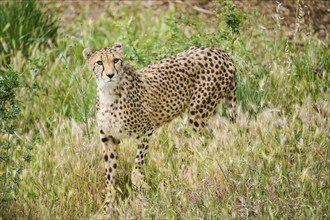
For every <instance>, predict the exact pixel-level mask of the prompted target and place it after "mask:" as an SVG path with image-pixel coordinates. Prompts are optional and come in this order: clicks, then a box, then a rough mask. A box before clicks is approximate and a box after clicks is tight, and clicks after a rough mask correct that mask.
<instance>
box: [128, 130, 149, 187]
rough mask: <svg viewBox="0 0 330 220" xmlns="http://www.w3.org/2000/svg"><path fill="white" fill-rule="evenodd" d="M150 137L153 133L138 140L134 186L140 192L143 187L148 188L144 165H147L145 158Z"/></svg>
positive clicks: (133, 174) (133, 173)
mask: <svg viewBox="0 0 330 220" xmlns="http://www.w3.org/2000/svg"><path fill="white" fill-rule="evenodd" d="M150 136H151V133H149V134H148V135H146V136H143V137H139V138H138V151H137V154H136V157H135V164H134V168H133V171H132V184H133V188H134V189H136V190H139V189H140V188H141V187H142V188H148V184H147V183H146V182H145V181H144V172H143V165H144V164H145V158H146V154H147V150H148V148H149V137H150Z"/></svg>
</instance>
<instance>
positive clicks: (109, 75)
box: [107, 73, 115, 79]
mask: <svg viewBox="0 0 330 220" xmlns="http://www.w3.org/2000/svg"><path fill="white" fill-rule="evenodd" d="M114 75H115V74H114V73H111V74H107V77H109V78H110V79H111V78H112V77H113V76H114Z"/></svg>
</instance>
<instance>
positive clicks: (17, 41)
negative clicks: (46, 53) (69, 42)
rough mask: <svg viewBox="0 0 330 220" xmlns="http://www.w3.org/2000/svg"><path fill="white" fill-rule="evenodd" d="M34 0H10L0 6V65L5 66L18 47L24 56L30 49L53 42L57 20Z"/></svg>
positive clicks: (29, 52) (30, 51) (27, 54)
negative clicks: (44, 11) (43, 10)
mask: <svg viewBox="0 0 330 220" xmlns="http://www.w3.org/2000/svg"><path fill="white" fill-rule="evenodd" d="M37 4H38V2H37V1H36V0H29V1H24V0H14V1H8V2H6V3H1V5H0V6H1V7H0V18H1V19H0V32H1V34H0V58H1V59H0V67H1V66H2V67H6V65H9V64H10V63H11V61H12V60H13V56H15V55H16V54H17V53H18V51H20V53H22V55H23V56H24V57H26V58H28V56H29V55H30V54H31V53H32V51H33V50H35V49H38V48H39V47H43V46H47V45H49V44H52V43H54V42H55V38H56V35H57V30H58V25H57V21H56V20H55V19H54V18H53V17H51V16H49V15H47V14H45V13H43V12H42V11H41V10H40V9H39V8H38V6H37Z"/></svg>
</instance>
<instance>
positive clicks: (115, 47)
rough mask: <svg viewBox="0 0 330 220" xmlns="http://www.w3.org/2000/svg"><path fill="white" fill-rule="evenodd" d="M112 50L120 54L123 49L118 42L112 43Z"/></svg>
mask: <svg viewBox="0 0 330 220" xmlns="http://www.w3.org/2000/svg"><path fill="white" fill-rule="evenodd" d="M113 48H114V49H115V50H116V51H118V52H121V50H122V49H123V44H122V43H120V42H116V43H114V45H113Z"/></svg>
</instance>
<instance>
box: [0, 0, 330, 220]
mask: <svg viewBox="0 0 330 220" xmlns="http://www.w3.org/2000/svg"><path fill="white" fill-rule="evenodd" d="M132 4H133V5H132V6H130V7H128V6H124V5H118V4H115V3H110V6H109V9H108V10H107V12H106V13H105V14H103V15H101V16H100V17H99V18H98V19H96V20H95V21H90V20H88V18H87V15H86V14H85V13H82V15H81V16H80V17H78V18H76V20H75V21H74V22H73V23H72V24H71V25H69V26H67V27H62V28H60V29H59V31H58V37H57V42H56V45H53V47H51V48H50V49H48V50H45V49H43V48H40V49H37V50H34V51H33V53H32V54H31V56H30V57H29V59H28V60H27V61H22V64H21V65H20V63H18V64H17V65H18V68H20V71H21V72H23V73H25V74H23V75H22V77H23V78H24V82H25V87H24V88H23V89H22V91H21V93H20V97H21V103H22V104H23V106H24V108H22V109H21V111H22V115H21V120H20V121H19V122H18V128H19V131H17V134H18V137H19V141H18V142H17V147H18V148H20V147H23V145H24V143H26V142H29V143H31V142H32V143H34V147H33V150H32V152H31V154H32V155H33V158H32V161H31V162H30V163H29V164H28V165H27V167H25V169H24V170H23V171H22V173H21V176H20V178H21V181H20V185H19V187H18V189H17V192H16V194H15V200H14V201H12V203H11V204H10V205H9V207H8V209H7V210H6V212H4V213H1V217H2V218H4V219H12V218H23V219H27V218H32V219H55V218H60V219H76V218H89V217H91V218H98V217H99V216H98V213H99V208H100V207H101V206H102V201H103V196H104V187H105V186H104V185H105V184H104V181H103V176H104V175H103V170H104V169H103V163H102V159H101V158H102V156H101V148H100V143H99V140H98V134H97V129H96V124H95V112H94V94H95V91H94V90H95V84H94V81H93V78H92V76H91V74H90V73H89V71H88V70H87V66H86V64H85V61H84V60H83V58H82V54H81V53H82V50H83V48H85V47H93V48H99V47H104V46H111V45H113V42H115V41H121V42H122V43H123V45H124V53H125V57H126V60H127V61H128V62H130V63H131V64H132V65H134V66H136V67H142V66H144V65H146V64H148V63H150V62H153V61H155V60H159V59H161V58H163V57H167V56H169V55H171V54H174V53H176V52H179V51H182V50H184V49H187V48H188V47H189V46H192V45H203V46H217V47H220V48H223V49H224V50H226V51H228V52H229V53H230V55H231V57H232V58H233V60H234V62H235V63H236V66H237V69H238V72H239V77H238V101H239V111H238V112H239V119H238V121H237V123H234V124H232V123H230V122H229V121H228V119H227V118H226V117H225V116H224V115H225V114H224V109H223V108H222V107H221V106H220V107H219V113H218V114H217V115H216V117H215V118H214V119H212V120H211V122H210V127H211V128H213V134H214V138H213V139H208V138H205V137H201V136H198V135H196V134H193V133H191V128H189V127H188V126H187V123H186V122H187V116H186V115H185V114H183V115H181V116H180V117H178V118H177V119H175V120H174V121H173V122H171V123H170V124H168V125H166V126H164V127H163V128H161V129H159V130H158V131H157V132H156V134H155V135H154V136H153V139H152V143H151V146H152V147H151V148H150V151H149V156H148V164H147V167H146V178H147V182H148V183H149V185H150V187H151V188H150V189H148V190H144V191H143V192H142V193H141V194H137V193H134V192H132V191H131V189H130V187H131V185H130V184H131V183H130V180H129V178H130V171H131V169H132V167H133V162H134V155H135V151H136V143H135V141H134V140H125V141H124V142H123V143H122V144H121V147H120V149H119V160H120V161H119V164H120V168H119V171H118V177H117V179H118V187H120V188H119V193H118V202H117V203H118V204H117V206H116V210H117V211H116V213H115V216H113V218H114V219H128V218H134V219H145V218H155V219H181V218H183V219H187V218H188V219H192V218H193V219H195V218H203V219H229V218H256V219H260V218H262V219H263V218H267V219H268V218H270V219H272V218H274V219H279V218H284V219H326V218H329V210H330V207H329V201H330V194H329V148H330V144H329V138H330V136H329V130H330V123H329V109H330V103H329V98H330V94H329V81H330V76H329V71H330V66H329V60H330V53H329V47H328V46H327V45H329V39H325V40H324V41H320V40H318V39H316V38H315V37H313V36H306V35H304V33H297V34H296V36H295V39H294V41H293V42H290V41H289V40H288V39H287V37H286V36H285V35H284V31H285V30H284V29H281V28H278V27H277V26H276V27H275V29H271V28H269V29H267V30H265V29H262V28H260V26H259V25H264V24H267V25H271V23H272V22H271V21H269V20H267V19H265V18H263V17H262V16H261V15H258V14H256V15H249V16H248V15H242V16H244V19H243V23H242V25H241V28H240V31H239V33H237V32H233V31H231V30H230V28H229V27H227V26H226V18H225V17H223V16H222V15H221V14H217V16H211V17H208V18H206V17H205V15H202V14H198V13H187V12H186V11H185V10H183V9H182V8H180V7H176V6H175V5H174V4H169V7H166V8H165V9H164V10H156V12H155V10H154V9H153V8H152V7H150V6H149V7H148V6H144V7H143V8H142V7H141V5H140V4H139V3H138V2H135V3H132ZM86 10H87V9H86ZM227 15H228V14H227ZM173 17H174V18H175V19H173ZM279 22H280V21H279ZM233 39H236V40H235V41H233ZM23 64H24V65H23ZM13 157H15V155H13Z"/></svg>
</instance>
